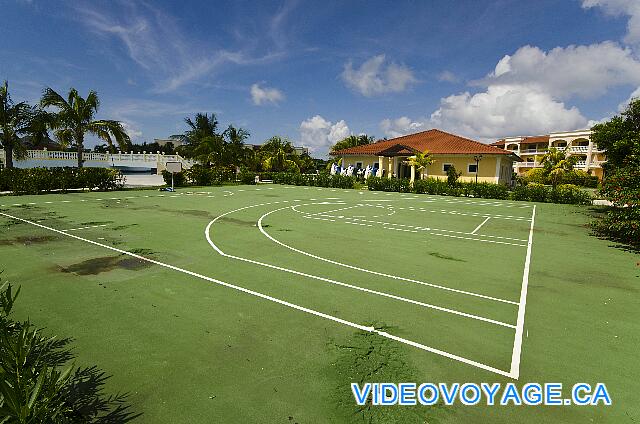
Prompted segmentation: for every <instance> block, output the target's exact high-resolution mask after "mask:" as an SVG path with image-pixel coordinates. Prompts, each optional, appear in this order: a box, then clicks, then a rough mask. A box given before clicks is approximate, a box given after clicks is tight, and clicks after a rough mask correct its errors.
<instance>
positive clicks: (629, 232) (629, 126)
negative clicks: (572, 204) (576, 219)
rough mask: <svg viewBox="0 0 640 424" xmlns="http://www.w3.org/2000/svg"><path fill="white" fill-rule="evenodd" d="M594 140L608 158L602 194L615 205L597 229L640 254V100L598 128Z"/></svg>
mask: <svg viewBox="0 0 640 424" xmlns="http://www.w3.org/2000/svg"><path fill="white" fill-rule="evenodd" d="M591 139H592V141H594V142H596V143H597V144H598V147H600V148H602V149H603V150H605V153H606V155H607V163H606V164H605V170H606V171H607V172H606V175H605V178H604V181H603V184H602V190H601V193H602V194H604V195H605V196H606V198H607V199H608V200H610V201H611V202H612V204H613V207H611V208H610V209H609V210H608V212H607V214H606V215H604V216H602V217H601V219H600V220H599V221H598V222H596V223H594V224H593V226H594V229H595V231H596V233H597V234H599V235H601V236H603V237H606V238H608V239H611V240H615V241H618V242H621V243H624V244H626V245H628V246H632V247H633V248H635V249H636V250H638V251H640V99H634V100H632V101H631V103H630V104H629V106H627V108H626V109H625V110H624V112H622V114H621V115H620V116H615V117H614V118H612V119H611V120H610V121H609V122H604V123H602V124H597V125H595V126H594V127H593V128H592V134H591Z"/></svg>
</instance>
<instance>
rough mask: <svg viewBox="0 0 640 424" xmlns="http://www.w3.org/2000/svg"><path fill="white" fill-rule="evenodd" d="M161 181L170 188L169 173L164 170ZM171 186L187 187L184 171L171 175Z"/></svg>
mask: <svg viewBox="0 0 640 424" xmlns="http://www.w3.org/2000/svg"><path fill="white" fill-rule="evenodd" d="M162 179H163V180H164V182H165V184H167V185H168V186H171V172H169V171H167V170H166V169H165V170H163V171H162ZM173 185H174V186H175V187H186V186H187V177H186V176H185V173H184V171H182V172H176V173H174V174H173Z"/></svg>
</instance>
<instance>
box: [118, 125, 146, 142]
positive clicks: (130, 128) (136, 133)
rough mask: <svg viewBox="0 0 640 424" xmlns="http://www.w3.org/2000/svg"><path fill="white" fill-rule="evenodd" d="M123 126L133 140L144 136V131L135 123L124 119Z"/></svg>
mask: <svg viewBox="0 0 640 424" xmlns="http://www.w3.org/2000/svg"><path fill="white" fill-rule="evenodd" d="M122 126H123V127H124V130H125V132H126V133H127V134H128V135H129V137H130V138H131V141H134V142H135V141H138V140H140V139H141V138H142V131H140V130H139V129H138V128H137V126H136V125H135V124H133V123H131V122H127V121H123V122H122Z"/></svg>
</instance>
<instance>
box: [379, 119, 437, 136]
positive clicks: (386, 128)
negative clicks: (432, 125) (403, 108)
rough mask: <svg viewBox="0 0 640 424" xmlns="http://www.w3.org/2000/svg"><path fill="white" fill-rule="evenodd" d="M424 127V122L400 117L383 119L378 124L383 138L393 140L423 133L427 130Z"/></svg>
mask: <svg viewBox="0 0 640 424" xmlns="http://www.w3.org/2000/svg"><path fill="white" fill-rule="evenodd" d="M426 125H427V124H426V123H425V122H419V121H412V120H411V119H410V118H408V117H406V116H402V117H400V118H397V119H383V120H382V121H381V122H380V129H381V130H382V132H383V133H384V135H385V136H387V137H389V138H395V137H400V136H401V135H406V134H412V133H416V132H420V131H423V130H425V129H427V128H426Z"/></svg>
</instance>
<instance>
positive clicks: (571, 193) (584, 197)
mask: <svg viewBox="0 0 640 424" xmlns="http://www.w3.org/2000/svg"><path fill="white" fill-rule="evenodd" d="M511 199H513V200H525V201H528V202H547V203H568V204H574V205H589V204H591V201H592V198H591V195H590V194H589V193H587V192H586V191H584V190H582V189H581V188H580V187H578V186H576V185H573V184H560V185H558V186H557V187H556V188H555V189H554V188H552V187H549V186H545V185H542V184H537V183H531V184H528V185H526V186H518V187H516V188H514V189H513V191H512V192H511Z"/></svg>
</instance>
